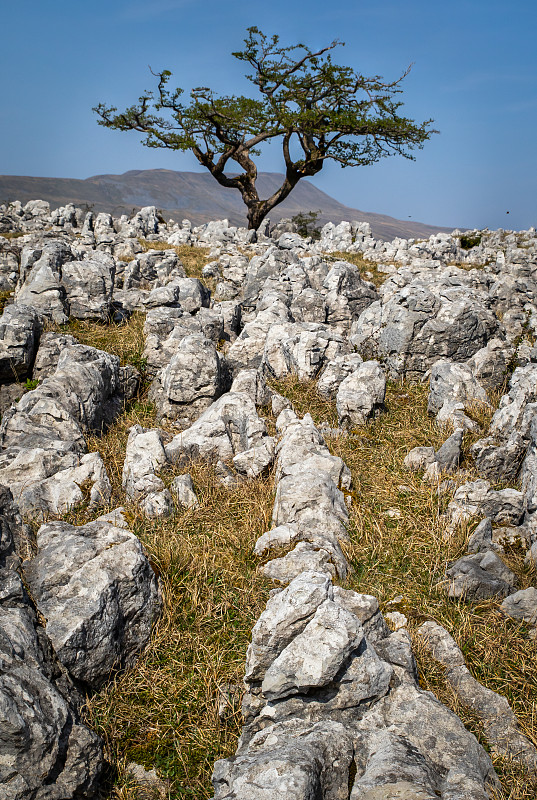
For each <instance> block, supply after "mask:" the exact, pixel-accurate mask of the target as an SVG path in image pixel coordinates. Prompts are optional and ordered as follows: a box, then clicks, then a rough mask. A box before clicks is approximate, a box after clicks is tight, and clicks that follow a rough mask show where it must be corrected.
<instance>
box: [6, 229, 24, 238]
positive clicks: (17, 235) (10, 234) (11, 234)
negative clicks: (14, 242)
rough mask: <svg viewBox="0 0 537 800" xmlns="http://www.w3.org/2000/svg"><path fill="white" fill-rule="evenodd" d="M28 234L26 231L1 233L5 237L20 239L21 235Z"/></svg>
mask: <svg viewBox="0 0 537 800" xmlns="http://www.w3.org/2000/svg"><path fill="white" fill-rule="evenodd" d="M25 235H26V234H25V233H24V231H8V232H4V233H0V236H2V237H3V238H4V239H20V237H21V236H25Z"/></svg>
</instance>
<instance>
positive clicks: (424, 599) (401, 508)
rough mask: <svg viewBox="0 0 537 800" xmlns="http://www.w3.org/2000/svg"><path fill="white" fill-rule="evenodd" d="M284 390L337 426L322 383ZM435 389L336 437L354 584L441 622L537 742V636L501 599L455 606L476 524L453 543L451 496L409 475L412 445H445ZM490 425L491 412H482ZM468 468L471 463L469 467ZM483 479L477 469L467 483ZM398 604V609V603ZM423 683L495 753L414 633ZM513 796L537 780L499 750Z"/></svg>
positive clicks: (301, 408) (408, 395)
mask: <svg viewBox="0 0 537 800" xmlns="http://www.w3.org/2000/svg"><path fill="white" fill-rule="evenodd" d="M277 388H278V390H279V391H280V392H281V393H282V394H285V396H287V397H288V398H289V399H290V400H291V401H292V403H293V405H294V407H295V409H296V411H297V412H298V413H299V414H300V415H302V414H304V413H306V412H309V413H310V414H311V415H312V417H313V419H314V421H315V422H317V423H319V422H323V421H325V422H328V423H329V424H330V425H332V426H334V425H335V424H336V422H337V413H336V409H335V403H332V402H329V401H327V400H325V399H324V398H322V397H320V396H319V394H318V392H317V391H316V388H315V384H314V383H313V382H310V383H302V384H301V383H299V382H298V381H297V380H295V379H288V380H286V381H283V382H282V381H280V382H279V383H278V384H277ZM427 396H428V386H427V385H426V384H425V385H424V384H421V385H409V384H402V383H392V384H391V385H389V386H388V390H387V397H386V406H387V410H386V413H385V414H382V415H381V416H379V417H378V418H377V419H376V420H374V421H373V422H372V423H370V424H369V425H367V426H366V427H364V428H360V429H358V430H356V431H353V432H351V433H350V435H349V436H338V437H336V438H335V439H328V440H327V444H328V446H329V447H330V449H331V451H332V453H333V454H334V455H339V456H341V458H342V459H343V460H344V461H345V463H346V464H347V465H348V467H349V469H350V470H351V472H352V476H353V489H352V510H351V514H350V517H351V520H350V534H351V542H350V544H349V545H347V546H346V547H345V552H346V556H347V559H348V561H349V563H350V564H351V567H352V572H351V574H350V575H349V577H348V580H347V583H346V587H347V588H350V589H354V590H355V591H357V592H365V593H367V594H372V595H374V596H375V597H377V598H378V600H379V602H380V604H381V608H382V610H383V611H384V612H387V611H391V610H397V611H400V612H402V613H404V614H405V615H406V616H407V617H408V620H409V626H408V627H409V630H410V632H411V634H413V633H414V631H415V630H416V628H417V627H418V626H419V625H420V624H421V623H422V622H424V621H425V620H428V619H434V620H436V621H437V622H439V623H440V624H441V625H443V626H444V627H445V628H447V630H448V631H449V632H450V633H451V635H452V636H453V638H454V639H455V641H456V642H457V644H458V645H459V647H460V648H461V650H462V651H463V653H464V655H465V658H466V662H467V666H468V668H469V669H470V671H471V673H472V674H473V676H474V677H475V678H476V679H477V680H478V681H480V682H481V683H482V684H483V685H484V686H487V687H488V688H489V689H492V690H494V691H496V692H499V693H500V694H502V695H504V696H505V697H507V699H508V700H509V702H510V703H511V706H512V708H513V710H514V712H515V713H516V715H517V717H518V720H519V722H520V726H521V729H522V731H523V732H524V733H525V734H526V735H527V736H528V737H529V738H530V739H531V740H532V741H533V742H534V744H536V745H537V673H536V670H535V665H536V656H537V643H536V641H535V640H534V639H532V638H531V637H530V632H529V630H528V629H527V628H526V627H525V626H523V625H519V624H517V623H515V622H513V621H511V620H507V619H505V618H504V617H503V615H501V614H500V613H499V610H498V608H499V603H498V602H495V601H492V600H489V601H485V602H481V603H479V604H471V603H465V602H462V601H450V600H448V599H447V598H445V597H444V595H443V594H442V593H441V591H439V589H437V588H436V586H437V584H438V582H439V581H440V580H441V579H442V577H443V574H444V571H445V568H446V566H447V565H448V563H451V562H453V561H455V560H456V559H457V558H459V557H461V556H462V555H463V554H464V553H465V552H466V544H467V540H468V537H469V535H470V533H471V532H472V530H473V528H475V524H474V525H473V526H470V527H469V528H467V529H462V530H460V531H459V532H458V533H457V534H456V535H455V536H453V537H452V538H450V539H446V538H445V535H446V523H445V518H444V517H443V512H444V511H445V508H446V506H447V503H448V502H449V500H450V499H451V496H452V494H451V493H449V494H447V495H445V496H443V497H439V496H438V494H437V492H436V489H435V488H434V487H432V486H431V485H428V484H426V483H423V482H422V480H421V474H415V473H412V472H409V471H408V470H406V469H405V467H404V465H403V459H404V457H405V455H406V454H407V453H408V451H409V450H410V449H411V448H412V447H416V446H418V445H433V446H434V447H438V446H439V445H440V444H441V443H442V442H443V441H444V440H445V438H446V434H447V432H446V431H445V430H442V429H441V428H439V427H438V426H437V425H436V424H435V422H434V420H433V419H431V418H430V417H428V415H427ZM480 414H481V415H482V421H483V422H485V421H486V420H487V417H489V416H490V411H488V412H484V411H483V410H482V409H476V414H475V416H479V415H480ZM463 466H467V465H463ZM477 477H478V476H477V475H476V474H473V473H472V471H471V470H468V472H467V473H466V474H464V475H463V476H461V478H460V479H458V482H459V483H463V482H465V481H466V480H474V479H475V478H477ZM523 559H524V556H523V553H522V552H520V550H517V549H516V548H514V549H513V551H512V552H510V553H508V554H507V556H506V561H507V562H508V564H509V566H510V567H511V569H513V570H514V571H515V572H516V574H517V575H518V576H519V580H520V588H525V587H526V586H528V585H531V584H532V583H534V582H535V574H534V573H533V572H532V571H531V570H530V569H529V568H527V567H526V566H525V565H524V560H523ZM397 598H399V599H398V600H397V602H396V603H391V602H390V601H393V600H394V599H397ZM414 645H415V652H416V656H417V660H418V666H419V671H420V681H421V685H422V686H423V688H425V689H429V690H430V691H432V692H434V693H435V694H436V696H437V697H439V699H440V700H442V702H444V703H445V704H446V705H447V706H449V707H450V708H451V709H453V710H454V711H455V712H456V713H457V714H458V715H459V716H460V717H461V719H462V720H463V722H464V723H465V725H466V726H467V727H468V728H469V730H471V731H472V732H473V733H474V734H475V735H476V736H477V737H478V738H479V740H480V741H481V743H482V744H483V745H484V746H485V747H486V748H487V749H488V745H487V743H486V739H485V738H484V736H483V732H482V729H481V726H480V724H479V722H478V720H477V718H476V716H475V714H474V713H473V712H472V711H470V710H468V709H465V708H463V707H462V706H461V705H460V703H459V702H458V701H457V699H456V697H455V695H454V693H453V691H452V689H451V687H450V686H449V684H448V683H447V681H446V680H445V678H444V676H443V671H442V669H441V667H439V666H438V665H436V664H435V663H434V662H432V660H431V659H430V658H429V657H428V655H427V653H426V652H425V651H424V649H423V647H422V646H421V644H420V641H419V639H418V637H414ZM492 759H493V763H494V766H495V768H496V770H497V772H498V775H499V776H500V779H501V781H502V785H503V787H504V792H503V794H502V795H501V798H502V800H530V798H531V799H532V800H533V798H535V796H536V793H537V782H536V781H535V780H530V779H529V777H528V776H527V774H525V773H524V771H523V770H521V769H518V768H516V767H514V766H513V765H512V764H510V763H509V762H507V761H506V760H504V759H502V758H499V757H497V756H496V755H494V754H492Z"/></svg>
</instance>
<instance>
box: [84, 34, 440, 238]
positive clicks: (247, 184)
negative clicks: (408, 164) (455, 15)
mask: <svg viewBox="0 0 537 800" xmlns="http://www.w3.org/2000/svg"><path fill="white" fill-rule="evenodd" d="M244 43H245V45H246V46H245V48H244V50H241V51H239V52H237V53H233V55H234V56H235V58H238V59H239V60H240V61H246V62H247V63H248V65H249V66H250V67H251V69H252V72H251V74H249V75H247V76H246V77H247V78H248V80H250V81H251V82H252V83H253V84H254V85H255V86H256V87H257V89H258V92H259V95H260V96H259V97H256V98H253V97H246V96H243V95H240V96H236V95H229V96H224V97H218V96H216V95H215V94H214V92H213V91H212V90H211V89H209V88H207V87H205V86H203V87H199V88H197V89H193V90H192V91H191V93H190V103H189V104H188V105H186V104H183V103H182V102H181V95H182V94H183V90H182V89H174V90H173V91H170V90H169V89H168V82H169V80H170V77H171V72H170V71H169V70H163V71H162V72H157V73H152V74H153V75H155V77H156V78H158V87H157V90H156V92H145V93H144V94H143V95H142V96H141V97H140V98H139V101H138V104H136V105H133V106H130V108H127V109H126V110H125V111H123V112H121V113H117V108H114V107H111V106H106V105H104V104H103V103H100V104H99V105H98V106H96V107H95V108H94V109H93V110H94V111H95V112H96V113H97V114H98V115H99V117H100V120H99V124H100V125H104V126H105V127H107V128H112V129H115V130H120V131H138V132H139V133H143V134H146V137H145V139H144V141H143V144H145V145H147V146H148V147H165V148H167V149H169V150H183V151H186V150H191V151H192V152H193V153H194V155H195V156H196V158H197V159H198V161H199V163H200V164H202V165H203V166H204V167H206V168H207V169H208V170H209V172H210V173H211V175H213V177H214V178H216V180H217V181H218V183H220V184H221V185H222V186H226V187H228V188H230V189H238V190H239V191H240V193H241V195H242V199H243V201H244V203H245V204H246V207H247V209H248V227H249V228H254V229H256V230H257V228H259V226H260V224H261V222H262V221H263V219H264V218H265V217H266V215H267V214H268V213H269V212H270V210H271V209H272V208H274V207H275V206H277V205H278V204H279V203H281V202H282V201H283V200H285V198H286V197H288V195H289V194H290V192H291V191H292V190H293V188H294V187H295V186H296V185H297V183H298V182H299V180H300V179H301V178H305V177H308V176H312V175H316V174H317V173H318V172H320V171H321V170H322V168H323V166H324V163H325V161H326V160H327V159H331V160H332V161H337V162H339V163H340V164H341V166H342V167H356V166H362V165H365V164H373V163H374V162H376V161H379V160H380V159H381V158H383V157H385V156H390V155H396V154H399V155H402V156H404V157H405V158H410V159H411V158H412V156H411V154H410V151H411V150H412V149H413V148H420V149H421V148H422V147H423V143H424V142H425V141H426V140H427V139H429V138H430V136H431V135H432V134H433V133H436V131H434V130H432V128H431V127H430V126H431V123H432V120H426V121H425V122H422V123H421V124H417V123H416V122H414V121H413V120H411V119H408V118H407V117H402V116H400V115H399V109H400V108H401V105H402V103H401V102H399V101H398V100H397V95H399V94H400V93H401V91H402V89H401V83H402V81H403V80H404V78H405V77H406V76H407V75H408V72H409V69H410V68H409V69H407V70H406V71H405V72H404V73H403V75H401V76H400V77H399V78H397V79H396V80H394V81H391V82H389V81H385V80H384V79H383V78H382V77H381V76H379V75H374V76H372V77H365V76H363V75H360V74H358V73H356V72H355V71H354V70H353V69H352V68H351V67H341V66H337V65H336V64H334V63H333V62H332V56H331V54H330V51H331V50H333V49H334V48H335V47H337V46H338V45H340V44H343V43H342V42H339V41H334V42H332V44H329V45H328V46H327V47H323V48H322V49H321V50H317V51H316V52H313V51H312V50H310V48H309V47H307V46H306V45H304V44H297V45H294V46H292V47H281V46H280V44H279V37H278V36H272V37H267V36H266V35H265V34H264V33H262V32H261V31H260V30H259V29H258V28H256V27H252V28H248V37H247V38H246V39H245V40H244ZM272 139H281V144H282V152H283V158H284V162H285V178H284V180H283V183H282V185H281V186H280V188H279V189H278V190H277V191H275V192H274V194H272V195H271V197H268V198H267V199H266V200H261V199H260V197H259V194H258V191H257V188H256V181H257V167H256V164H255V161H254V160H253V158H254V157H255V156H258V155H259V154H260V149H259V148H260V146H262V145H263V143H264V142H269V141H271V140H272ZM233 165H235V169H236V165H238V166H239V167H240V168H241V169H242V172H240V173H239V174H236V173H234V172H233ZM230 167H231V172H230V171H229V169H230Z"/></svg>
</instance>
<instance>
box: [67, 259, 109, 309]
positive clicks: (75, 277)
mask: <svg viewBox="0 0 537 800" xmlns="http://www.w3.org/2000/svg"><path fill="white" fill-rule="evenodd" d="M115 272H116V265H115V261H114V259H113V258H112V257H111V256H109V255H107V254H106V253H101V252H95V253H94V254H93V255H92V257H91V258H85V259H84V260H82V261H67V262H65V263H64V264H63V265H62V269H61V282H62V286H63V287H64V289H65V294H66V298H67V304H68V309H69V316H71V317H75V319H87V320H97V321H99V322H108V320H109V317H110V304H111V302H112V291H113V288H114V276H115Z"/></svg>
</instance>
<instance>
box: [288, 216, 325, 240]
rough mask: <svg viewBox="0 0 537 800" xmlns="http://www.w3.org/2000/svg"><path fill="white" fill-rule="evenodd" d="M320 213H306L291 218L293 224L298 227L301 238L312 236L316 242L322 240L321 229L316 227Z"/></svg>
mask: <svg viewBox="0 0 537 800" xmlns="http://www.w3.org/2000/svg"><path fill="white" fill-rule="evenodd" d="M320 213H321V212H320V211H306V212H304V213H302V212H300V214H295V216H294V217H291V222H294V223H295V225H296V226H297V232H298V233H299V234H300V236H304V237H306V236H310V237H311V238H312V239H313V240H314V241H318V240H319V239H320V238H321V229H320V228H319V226H318V225H316V222H317V220H318V218H319V214H320Z"/></svg>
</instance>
